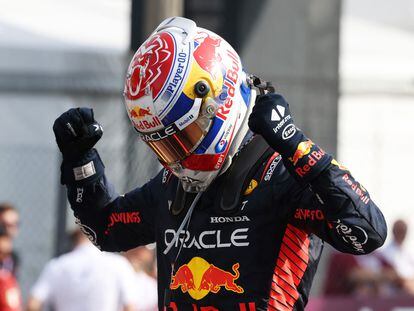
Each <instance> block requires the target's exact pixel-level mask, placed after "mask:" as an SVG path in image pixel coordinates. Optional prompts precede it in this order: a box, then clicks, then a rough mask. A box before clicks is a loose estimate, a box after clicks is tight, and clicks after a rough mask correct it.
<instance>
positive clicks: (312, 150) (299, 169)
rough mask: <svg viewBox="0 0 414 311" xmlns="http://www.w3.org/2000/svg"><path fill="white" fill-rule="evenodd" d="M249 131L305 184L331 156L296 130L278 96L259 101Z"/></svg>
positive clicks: (281, 98)
mask: <svg viewBox="0 0 414 311" xmlns="http://www.w3.org/2000/svg"><path fill="white" fill-rule="evenodd" d="M249 127H250V129H251V130H252V131H253V132H254V133H256V134H259V135H261V136H262V137H263V138H264V139H265V140H266V142H267V143H268V144H269V146H270V147H272V148H273V149H274V150H275V151H277V152H279V153H280V154H281V155H282V158H283V162H284V163H285V165H286V167H287V168H288V169H289V170H290V171H291V172H294V173H295V175H296V176H297V177H299V178H300V179H302V180H306V181H310V180H311V179H313V178H314V177H315V176H317V175H318V174H319V173H320V172H321V171H322V170H324V169H325V168H326V167H327V166H328V165H329V163H330V161H331V156H330V155H328V154H326V153H325V152H324V151H323V150H322V149H320V148H319V147H318V146H317V145H315V144H314V143H313V142H312V141H311V140H310V139H308V138H307V137H306V136H305V135H304V134H303V132H302V131H301V130H300V129H299V128H297V127H296V126H295V124H294V123H293V118H292V116H291V113H290V109H289V104H288V103H287V101H286V100H285V99H284V98H283V97H282V96H281V95H279V94H275V93H267V94H265V95H260V96H258V97H257V99H256V104H255V106H254V107H253V110H252V113H251V115H250V117H249Z"/></svg>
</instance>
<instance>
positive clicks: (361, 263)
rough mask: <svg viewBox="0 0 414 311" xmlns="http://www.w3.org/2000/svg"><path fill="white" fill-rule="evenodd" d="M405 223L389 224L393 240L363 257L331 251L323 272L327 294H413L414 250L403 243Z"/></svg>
mask: <svg viewBox="0 0 414 311" xmlns="http://www.w3.org/2000/svg"><path fill="white" fill-rule="evenodd" d="M407 232H408V226H407V223H406V222H405V221H404V220H402V219H400V220H397V221H396V222H395V223H394V224H393V227H392V238H391V239H392V240H390V241H389V243H388V244H387V245H386V246H384V247H383V248H381V249H379V250H378V251H376V252H374V253H372V254H369V255H365V256H351V255H347V254H343V253H339V252H333V253H332V255H331V257H330V260H329V263H328V269H327V274H326V281H325V288H324V294H325V295H326V296H347V295H348V296H349V295H352V296H359V297H379V296H380V297H396V296H404V295H414V255H413V254H414V252H413V250H411V249H409V247H407V245H406V244H405V240H406V236H407Z"/></svg>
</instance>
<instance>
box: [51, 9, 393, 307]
mask: <svg viewBox="0 0 414 311" xmlns="http://www.w3.org/2000/svg"><path fill="white" fill-rule="evenodd" d="M124 99H125V106H126V110H127V113H128V116H129V119H130V121H131V123H132V125H133V127H134V128H135V130H136V131H137V132H138V135H139V136H140V137H141V139H142V140H143V141H144V142H145V143H146V145H147V146H148V147H149V148H150V149H151V150H152V151H153V152H154V153H155V155H156V156H157V158H158V160H159V161H160V163H161V164H162V165H163V167H164V168H163V169H162V170H161V172H159V173H158V175H157V176H156V177H154V178H153V179H151V180H150V181H149V182H148V183H146V184H145V185H144V186H142V187H140V188H137V189H134V190H132V191H131V192H128V193H126V194H125V195H122V196H120V195H118V194H117V193H116V192H115V190H114V187H113V186H112V185H111V183H110V182H109V181H108V180H107V178H106V176H105V174H104V164H103V163H102V160H101V159H100V157H99V154H98V151H97V150H96V149H94V148H93V147H94V145H95V143H96V142H97V141H98V140H99V139H100V138H101V136H102V134H103V130H102V127H101V125H100V124H99V123H98V122H97V121H96V120H95V119H94V115H93V111H92V109H89V108H76V109H70V110H68V111H67V112H65V113H63V114H62V115H61V116H60V117H59V118H57V120H56V121H55V123H54V125H53V131H54V133H55V136H56V141H57V144H58V146H59V149H60V150H61V152H62V154H63V163H62V166H61V173H62V174H61V182H62V184H65V185H66V186H67V190H68V199H69V201H70V204H71V207H72V209H73V211H74V214H75V217H76V218H77V219H78V221H79V224H80V226H81V228H82V229H83V231H84V232H85V233H86V234H87V235H88V236H89V238H90V239H91V240H92V241H93V242H94V243H95V244H96V245H97V246H98V247H99V248H100V249H101V250H103V251H111V252H120V251H126V250H129V249H131V248H135V247H137V246H140V245H145V244H149V243H154V242H156V245H157V259H158V260H157V265H158V295H159V310H180V311H181V310H184V311H185V310H191V311H195V310H199V311H201V310H204V311H207V310H221V311H223V310H225V311H229V310H239V311H254V310H303V309H304V307H305V305H306V303H307V301H308V295H309V291H310V287H311V284H312V279H313V277H314V275H315V273H316V268H317V265H318V261H319V259H320V256H321V252H322V248H323V243H324V242H327V243H329V244H330V245H332V246H333V247H334V248H336V249H337V250H339V251H341V252H345V253H350V254H354V255H364V254H368V253H370V252H372V251H373V250H375V249H376V248H378V247H380V246H381V245H382V244H383V243H384V240H385V238H386V232H387V228H386V223H385V220H384V217H383V215H382V214H381V212H380V210H379V209H378V207H377V206H376V205H375V203H374V202H373V201H372V199H371V197H370V196H369V194H368V192H367V190H366V189H365V188H364V187H363V186H362V185H361V184H359V183H358V182H357V181H356V180H355V179H354V178H353V177H352V175H351V173H350V172H349V170H348V169H347V168H345V167H343V166H342V165H340V164H339V163H338V162H337V161H336V160H335V159H333V158H332V156H331V155H329V154H328V153H326V152H325V151H324V150H323V149H322V148H321V147H319V146H318V145H317V144H316V143H314V142H313V141H312V140H311V139H310V138H308V137H307V136H305V134H304V133H303V132H302V130H300V129H299V128H298V127H296V126H295V123H294V120H293V118H292V115H291V113H290V110H289V105H288V103H287V102H286V100H285V99H284V98H283V97H282V96H281V95H279V94H276V93H275V92H274V88H273V87H272V86H271V84H270V83H267V82H264V81H262V80H261V79H260V78H258V77H255V76H253V75H250V74H248V73H246V72H245V71H244V70H243V67H242V64H241V61H240V58H239V56H238V54H237V53H236V52H235V50H234V49H233V48H232V47H231V46H230V45H229V44H228V43H227V42H226V41H225V40H224V39H223V38H221V37H220V36H218V35H217V34H215V33H213V32H210V31H208V30H206V29H203V28H200V27H197V26H196V24H195V23H194V22H193V21H191V20H188V19H185V18H181V17H173V18H169V19H167V20H165V21H164V22H162V23H161V24H160V25H159V26H158V27H157V28H156V30H155V31H154V32H153V33H152V34H151V35H150V37H149V38H148V39H147V40H146V41H145V42H144V43H143V44H142V45H141V47H140V48H139V49H138V51H137V52H136V53H135V55H134V56H133V58H132V61H131V63H130V65H129V68H128V72H127V76H126V79H125V88H124ZM102 273H105V272H104V271H103V272H102ZM338 281H340V280H338Z"/></svg>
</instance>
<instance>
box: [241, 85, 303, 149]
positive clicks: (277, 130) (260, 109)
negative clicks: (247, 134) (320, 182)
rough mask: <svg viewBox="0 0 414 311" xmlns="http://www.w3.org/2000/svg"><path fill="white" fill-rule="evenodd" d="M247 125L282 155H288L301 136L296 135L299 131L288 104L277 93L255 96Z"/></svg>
mask: <svg viewBox="0 0 414 311" xmlns="http://www.w3.org/2000/svg"><path fill="white" fill-rule="evenodd" d="M249 127H250V129H251V130H252V131H253V132H254V133H256V134H259V135H261V136H263V138H264V139H265V140H266V142H267V143H268V144H269V146H271V147H272V148H273V149H275V150H276V151H277V152H280V153H281V154H282V155H283V154H285V155H290V153H291V151H292V150H293V151H294V150H295V149H296V146H297V144H298V141H299V140H300V139H301V138H302V137H298V134H300V133H301V132H300V130H299V129H298V128H297V127H296V126H295V125H294V124H293V118H292V115H291V113H290V109H289V104H288V103H287V101H286V100H285V99H284V98H283V97H282V96H281V95H279V94H274V93H267V94H265V95H260V96H258V97H257V99H256V104H255V106H254V107H253V111H252V113H251V115H250V117H249ZM302 135H303V134H302ZM302 135H299V136H302Z"/></svg>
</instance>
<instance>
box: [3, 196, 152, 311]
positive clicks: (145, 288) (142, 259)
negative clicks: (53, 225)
mask: <svg viewBox="0 0 414 311" xmlns="http://www.w3.org/2000/svg"><path fill="white" fill-rule="evenodd" d="M19 221H20V220H19V213H18V211H17V210H16V208H15V207H14V206H13V205H12V204H10V203H0V311H22V310H26V311H41V310H55V311H80V310H85V311H86V310H100V311H155V310H158V307H157V305H158V298H157V281H156V277H157V271H156V264H155V254H154V252H155V251H154V247H139V248H136V249H133V250H130V251H128V252H125V253H123V254H122V255H121V254H113V253H106V252H101V251H99V250H98V249H97V248H96V247H95V246H94V245H92V243H91V242H90V241H89V240H88V239H87V237H86V236H85V235H84V234H83V233H82V232H81V231H80V230H79V229H75V230H73V231H72V232H70V234H69V238H70V242H71V250H70V251H69V252H68V253H66V254H64V255H62V256H59V257H57V258H54V259H52V260H51V261H50V262H48V263H47V264H46V266H45V267H44V269H43V271H42V273H41V274H40V276H39V278H38V280H37V281H36V283H35V284H34V285H33V287H32V289H31V291H30V294H29V297H28V299H27V301H26V302H24V301H23V299H22V296H21V291H20V288H19V285H18V271H19V256H18V253H17V252H16V251H15V249H14V247H13V242H14V239H15V238H16V236H17V235H18V229H19Z"/></svg>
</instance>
